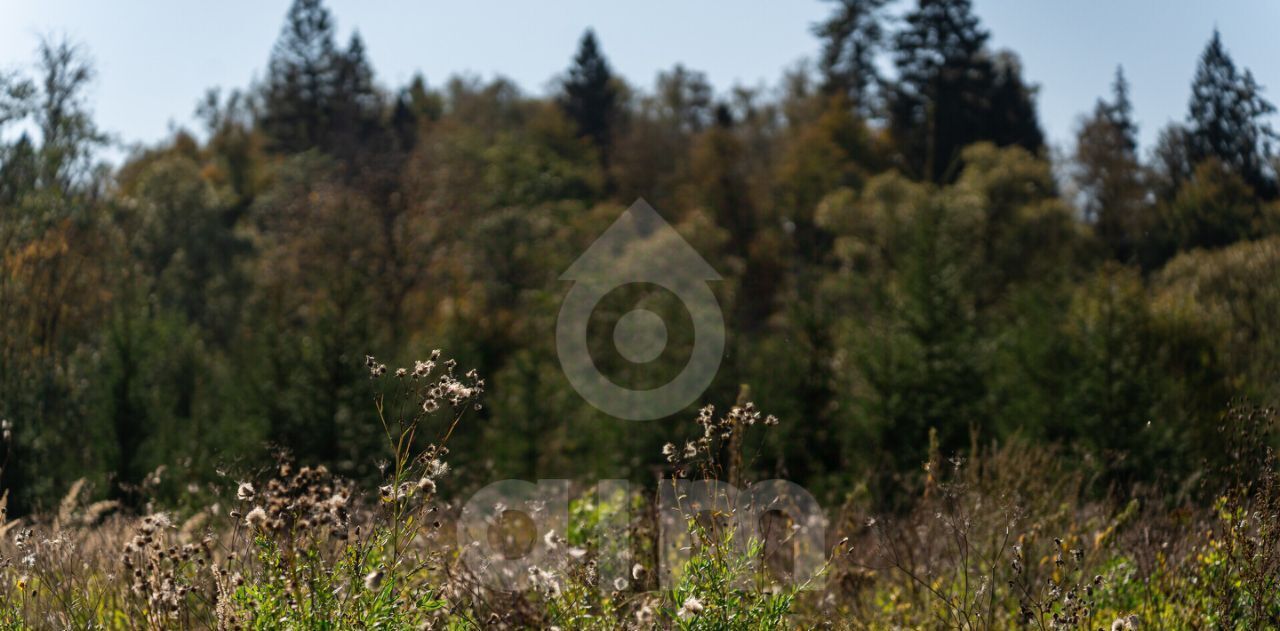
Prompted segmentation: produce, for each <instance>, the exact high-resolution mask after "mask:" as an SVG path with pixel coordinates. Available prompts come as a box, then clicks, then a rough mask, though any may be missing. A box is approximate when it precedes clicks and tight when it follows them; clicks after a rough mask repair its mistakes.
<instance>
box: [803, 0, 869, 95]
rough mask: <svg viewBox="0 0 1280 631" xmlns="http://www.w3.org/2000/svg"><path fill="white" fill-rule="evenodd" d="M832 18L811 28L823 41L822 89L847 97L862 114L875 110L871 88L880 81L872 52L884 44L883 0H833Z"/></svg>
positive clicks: (821, 62) (820, 61)
mask: <svg viewBox="0 0 1280 631" xmlns="http://www.w3.org/2000/svg"><path fill="white" fill-rule="evenodd" d="M836 1H837V2H838V5H839V6H837V7H836V9H835V11H834V12H833V13H832V15H831V17H829V18H827V20H826V21H824V22H821V23H819V24H817V25H815V26H814V27H813V33H814V35H817V36H818V38H819V39H821V40H822V55H821V57H820V58H819V62H818V68H819V70H820V71H821V72H822V88H823V90H824V91H825V92H826V93H828V94H832V95H840V96H843V97H845V98H846V99H848V100H849V102H850V103H851V104H853V106H854V107H855V108H856V109H857V111H858V112H859V113H860V114H862V115H863V116H864V117H868V116H870V115H872V114H873V113H874V111H875V103H874V90H875V88H876V87H877V86H878V85H879V83H880V81H881V77H880V73H879V72H878V71H877V70H876V66H875V55H876V53H877V52H879V50H880V47H881V46H882V45H883V44H884V37H885V29H884V23H883V19H882V16H881V15H880V11H881V9H883V8H884V5H885V4H886V0H836Z"/></svg>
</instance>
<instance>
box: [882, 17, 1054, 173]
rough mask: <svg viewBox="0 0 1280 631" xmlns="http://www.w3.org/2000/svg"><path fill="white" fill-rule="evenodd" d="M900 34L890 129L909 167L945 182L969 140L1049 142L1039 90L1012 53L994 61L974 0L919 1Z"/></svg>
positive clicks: (1035, 144)
mask: <svg viewBox="0 0 1280 631" xmlns="http://www.w3.org/2000/svg"><path fill="white" fill-rule="evenodd" d="M905 22H906V26H905V28H903V30H902V31H900V32H899V33H898V34H897V35H896V36H895V38H894V47H893V48H894V63H895V65H896V66H897V69H898V81H897V86H896V88H895V90H894V93H893V95H892V98H891V103H890V112H889V114H890V127H891V130H892V132H893V134H894V136H895V138H896V140H897V142H898V144H899V146H900V147H901V151H902V153H903V159H904V162H905V166H906V167H907V169H908V170H909V171H911V172H913V173H915V174H916V175H918V176H920V177H923V178H926V179H929V180H933V181H944V180H947V179H949V178H950V177H952V176H954V175H955V174H956V173H958V172H959V169H958V166H959V165H958V164H957V163H956V161H957V159H958V157H959V154H960V150H961V149H963V148H964V147H965V146H966V145H969V144H971V143H974V142H978V141H982V140H990V141H992V142H995V143H996V144H998V145H1008V144H1017V145H1021V146H1023V147H1025V148H1027V149H1029V150H1032V151H1035V150H1038V149H1039V148H1040V146H1041V145H1042V144H1043V136H1042V135H1041V133H1040V130H1039V123H1038V122H1037V120H1036V115H1035V104H1034V101H1033V98H1032V97H1033V90H1032V89H1030V88H1029V87H1028V86H1026V85H1025V84H1024V83H1023V81H1022V78H1021V70H1020V68H1019V67H1018V64H1017V63H1016V61H1015V60H1014V58H1013V57H1012V54H1011V53H1008V54H1004V55H1002V56H1000V57H999V58H993V57H992V56H991V55H990V53H989V52H988V51H987V50H986V43H987V39H988V37H989V34H988V33H987V31H986V30H984V29H983V28H982V26H981V24H980V23H979V21H978V17H977V16H976V15H974V13H973V8H972V5H971V3H970V1H969V0H919V3H918V4H917V6H916V8H915V9H913V10H912V11H910V12H909V13H907V15H906V17H905Z"/></svg>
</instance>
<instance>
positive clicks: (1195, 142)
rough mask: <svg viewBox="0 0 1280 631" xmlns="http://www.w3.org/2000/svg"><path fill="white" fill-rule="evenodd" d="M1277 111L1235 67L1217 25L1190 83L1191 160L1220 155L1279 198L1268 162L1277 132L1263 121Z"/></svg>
mask: <svg viewBox="0 0 1280 631" xmlns="http://www.w3.org/2000/svg"><path fill="white" fill-rule="evenodd" d="M1275 109H1276V108H1275V106H1273V105H1272V104H1271V103H1270V102H1268V101H1267V100H1266V99H1264V98H1263V97H1262V89H1261V88H1260V87H1259V86H1258V84H1257V83H1256V82H1255V81H1254V79H1253V74H1252V73H1250V72H1249V71H1248V70H1245V71H1244V72H1243V73H1241V72H1239V71H1237V70H1236V66H1235V62H1233V61H1232V60H1231V56H1230V55H1228V54H1227V51H1226V49H1225V48H1224V47H1223V45H1222V38H1221V36H1220V35H1219V33H1218V31H1217V30H1216V29H1215V30H1214V32H1213V38H1212V39H1210V40H1209V44H1208V45H1207V46H1205V49H1204V52H1203V53H1202V54H1201V55H1200V65H1199V67H1198V68H1197V69H1196V76H1195V80H1194V81H1193V82H1192V84H1191V104H1190V112H1189V113H1188V122H1189V125H1188V137H1187V141H1188V147H1187V150H1188V154H1189V156H1190V158H1191V160H1192V161H1193V163H1199V162H1201V161H1203V160H1206V159H1208V158H1216V159H1217V160H1218V161H1220V162H1221V163H1222V164H1223V165H1225V166H1226V167H1227V168H1230V169H1232V170H1233V171H1235V172H1236V173H1237V174H1238V175H1239V176H1240V177H1241V178H1243V179H1244V181H1245V182H1247V183H1248V184H1249V185H1250V186H1252V187H1253V188H1254V190H1255V191H1256V192H1257V193H1258V194H1259V195H1261V196H1263V197H1264V198H1268V199H1270V198H1273V197H1275V196H1276V193H1277V190H1276V180H1275V177H1274V172H1273V170H1272V169H1271V167H1270V165H1269V162H1270V159H1271V156H1272V152H1271V146H1270V143H1271V141H1272V140H1273V139H1274V138H1275V132H1274V131H1273V130H1272V129H1271V127H1270V125H1268V124H1267V123H1266V122H1265V120H1264V118H1265V117H1266V116H1268V115H1269V114H1271V113H1273V112H1275Z"/></svg>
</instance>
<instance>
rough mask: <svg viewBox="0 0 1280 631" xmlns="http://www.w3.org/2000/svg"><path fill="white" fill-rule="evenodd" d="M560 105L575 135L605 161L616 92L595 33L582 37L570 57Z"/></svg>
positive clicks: (615, 104)
mask: <svg viewBox="0 0 1280 631" xmlns="http://www.w3.org/2000/svg"><path fill="white" fill-rule="evenodd" d="M560 106H561V107H562V108H563V109H564V112H565V114H567V115H568V116H569V118H570V120H572V121H573V122H574V123H575V124H576V125H577V126H578V133H579V134H580V135H582V136H585V137H588V138H590V139H591V140H592V142H594V143H595V145H596V146H597V147H599V148H600V152H601V156H602V157H603V158H605V159H607V156H608V148H609V145H610V143H611V141H612V132H613V129H612V128H613V122H614V118H615V114H616V110H617V106H618V90H617V87H616V86H615V85H614V83H613V71H612V70H610V69H609V61H608V60H607V59H605V57H604V53H602V52H601V51H600V44H599V42H597V41H596V34H595V32H594V31H592V30H591V29H587V32H586V33H584V34H583V35H582V40H581V41H580V42H579V44H578V54H577V55H575V56H574V58H573V65H572V66H570V68H569V74H568V77H566V78H565V81H564V93H563V94H562V95H561V97H560Z"/></svg>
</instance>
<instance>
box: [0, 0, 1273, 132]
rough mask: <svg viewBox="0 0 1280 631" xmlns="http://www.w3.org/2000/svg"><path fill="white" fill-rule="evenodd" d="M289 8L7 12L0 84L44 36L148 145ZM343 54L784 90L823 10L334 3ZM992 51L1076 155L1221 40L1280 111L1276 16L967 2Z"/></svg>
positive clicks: (115, 5) (25, 2) (379, 66)
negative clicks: (609, 72) (588, 69)
mask: <svg viewBox="0 0 1280 631" xmlns="http://www.w3.org/2000/svg"><path fill="white" fill-rule="evenodd" d="M289 1H290V0H221V1H219V2H207V1H206V2H195V1H190V0H167V1H163V2H162V1H158V0H153V1H149V2H143V1H141V0H113V1H112V2H102V1H101V0H0V15H3V16H4V18H3V19H2V20H0V70H19V69H23V68H26V67H29V66H30V63H31V62H32V61H33V60H34V57H35V48H36V45H37V43H38V41H39V39H40V37H42V36H49V35H52V36H55V37H62V36H65V37H69V38H71V39H72V40H73V41H76V42H78V43H80V44H81V45H82V46H83V47H84V48H85V49H86V50H87V51H88V52H89V53H90V55H91V57H92V59H93V61H94V64H95V67H96V69H97V72H98V76H97V79H96V81H95V83H94V85H93V87H92V90H91V93H90V98H91V102H92V104H93V109H94V115H95V118H96V120H97V121H98V124H99V126H100V127H102V128H103V129H105V130H106V131H108V132H110V133H112V134H114V135H115V136H116V137H117V138H118V139H119V140H121V141H122V142H124V143H126V144H129V143H135V142H143V143H154V142H156V141H159V140H162V139H164V138H165V137H166V136H168V135H169V133H170V132H171V130H172V129H174V128H175V127H188V128H195V127H197V125H196V123H195V122H194V116H193V113H194V111H195V105H196V102H197V100H198V99H199V98H200V97H201V96H202V95H203V94H204V93H205V91H206V90H207V89H209V88H211V87H221V88H223V89H224V90H225V89H231V88H238V87H244V86H247V85H248V84H249V83H250V82H251V81H252V80H254V79H255V78H260V77H261V76H263V74H264V72H265V68H266V65H267V59H268V56H269V54H270V51H271V46H272V43H273V42H274V41H275V39H276V37H277V35H278V34H279V31H280V25H281V23H282V21H283V18H284V14H285V12H286V10H287V8H288V5H289ZM327 5H328V6H329V7H330V9H331V10H332V12H333V14H334V17H335V19H336V22H337V27H338V33H339V36H340V38H341V39H342V41H343V42H345V40H346V38H347V37H348V36H349V34H350V33H351V31H352V30H353V29H358V30H359V31H360V34H361V36H362V37H363V38H364V40H365V45H366V49H367V53H368V55H369V56H370V58H371V59H372V62H373V65H374V69H375V71H376V72H377V76H378V80H379V82H380V83H381V84H382V85H383V86H384V87H387V88H398V87H400V86H402V85H404V84H405V83H407V82H408V81H409V80H410V79H411V78H412V77H413V75H414V73H415V72H421V73H422V74H423V75H424V76H425V77H426V79H427V82H428V84H429V85H436V86H439V85H441V84H443V83H444V80H445V79H446V78H447V77H448V76H450V75H453V74H458V73H470V74H474V75H478V76H480V77H483V78H491V77H493V76H496V75H502V76H505V77H508V78H510V79H512V80H514V81H515V82H516V83H517V84H518V85H520V86H521V88H522V89H524V90H525V91H527V92H529V93H533V94H542V93H545V92H546V91H548V90H549V86H550V85H551V81H552V80H553V79H554V78H555V77H556V76H557V75H558V74H559V73H561V72H562V71H563V70H564V69H565V68H566V67H567V66H568V64H569V61H570V58H571V57H572V55H573V53H574V49H575V47H576V45H577V40H578V38H579V37H580V36H581V34H582V32H583V30H584V29H586V28H588V27H592V28H594V29H595V30H596V33H597V35H598V36H599V38H600V41H601V45H602V47H603V49H604V52H605V54H606V55H607V56H608V58H609V60H610V63H611V64H612V65H613V67H614V69H615V71H617V72H618V73H620V74H622V75H623V76H624V77H626V78H627V80H628V81H629V82H631V83H632V84H635V85H639V86H641V87H644V88H649V87H651V86H652V84H653V80H654V78H655V76H656V75H657V73H658V72H659V71H661V70H664V69H669V68H671V67H672V66H673V65H675V64H676V63H678V62H679V63H683V64H684V65H685V66H686V67H689V68H692V69H696V70H700V71H703V72H705V73H706V74H707V76H708V78H709V79H710V81H711V82H712V84H713V85H715V86H716V88H717V89H718V90H727V89H728V88H730V87H732V86H734V85H735V84H744V85H748V86H762V85H763V86H774V85H776V84H777V81H778V79H779V77H780V76H781V75H782V73H783V72H784V70H785V69H787V68H789V67H793V66H794V65H795V64H797V63H799V62H800V61H801V60H803V59H805V58H808V59H810V60H812V59H814V58H816V57H817V54H818V48H819V43H818V41H817V39H816V38H814V36H813V35H812V33H811V31H810V27H811V25H813V24H814V23H815V22H818V21H820V20H821V19H822V18H823V17H824V16H826V15H827V13H828V11H829V8H830V5H829V4H828V3H826V2H821V1H819V0H790V1H788V2H785V3H784V2H781V1H776V0H775V1H766V0H737V1H735V0H685V1H676V0H646V1H644V2H628V3H623V2H601V1H598V0H594V1H593V0H546V1H544V2H537V3H535V2H516V1H514V0H511V1H508V2H496V1H494V0H467V1H457V2H449V3H445V2H437V1H422V0H419V1H414V0H328V1H327ZM974 7H975V9H976V11H977V13H978V15H979V17H980V18H981V19H982V22H983V25H984V26H985V27H986V28H987V29H988V30H989V31H990V32H991V34H992V37H991V44H992V46H993V47H995V48H1010V49H1013V50H1014V51H1016V52H1017V53H1018V54H1019V55H1020V56H1021V58H1022V62H1023V71H1024V75H1025V77H1026V79H1027V80H1029V81H1030V82H1032V83H1035V84H1038V85H1039V86H1040V90H1039V95H1038V99H1037V101H1038V105H1039V113H1040V120H1041V125H1042V127H1043V128H1044V129H1045V132H1046V133H1047V135H1048V138H1049V140H1050V142H1051V143H1053V144H1054V145H1056V146H1058V147H1064V148H1065V147H1067V146H1069V144H1070V141H1071V138H1072V135H1073V130H1074V129H1075V127H1076V125H1077V124H1078V121H1079V118H1080V116H1081V115H1083V114H1084V113H1086V112H1087V111H1089V110H1090V109H1091V108H1092V106H1093V103H1094V102H1095V100H1096V99H1097V98H1098V97H1099V96H1103V95H1105V94H1107V93H1108V90H1109V85H1110V82H1111V78H1112V75H1113V73H1114V71H1115V68H1116V66H1117V65H1123V66H1124V69H1125V73H1126V75H1127V77H1128V79H1129V82H1130V85H1131V99H1132V101H1133V104H1134V109H1135V114H1136V117H1137V119H1138V122H1139V125H1140V134H1141V141H1142V143H1143V145H1144V146H1147V147H1149V146H1150V145H1151V144H1153V143H1154V141H1155V138H1156V135H1157V133H1158V131H1159V129H1160V128H1161V127H1163V126H1164V125H1165V124H1167V123H1169V122H1171V121H1175V120H1181V119H1183V118H1184V117H1185V114H1186V107H1187V99H1188V96H1189V94H1190V88H1189V85H1190V82H1191V78H1192V75H1193V73H1194V72H1195V65H1196V60H1197V58H1198V56H1199V54H1200V51H1201V50H1202V49H1203V47H1204V44H1205V42H1206V41H1208V39H1209V37H1210V35H1211V34H1212V32H1213V29H1214V28H1215V26H1216V27H1217V28H1218V29H1219V30H1220V31H1221V32H1222V37H1223V41H1224V43H1225V44H1226V46H1227V48H1228V50H1229V52H1230V53H1231V55H1232V56H1233V58H1234V59H1235V61H1236V64H1237V65H1238V66H1245V67H1248V68H1250V69H1251V70H1252V71H1253V73H1254V75H1255V77H1256V78H1257V79H1258V81H1259V82H1260V83H1261V84H1262V85H1263V87H1264V89H1265V92H1264V94H1265V95H1267V96H1269V97H1270V98H1271V100H1273V101H1280V64H1277V63H1274V62H1273V61H1274V60H1275V59H1276V57H1277V53H1280V44H1277V43H1276V41H1277V40H1276V37H1275V34H1274V33H1275V29H1276V27H1277V25H1280V2H1274V1H1271V0H1218V1H1212V2H1211V1H1209V0H1161V1H1159V2H1157V1H1155V0H1109V1H1106V2H1103V1H1101V0H1079V1H1065V0H974Z"/></svg>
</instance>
